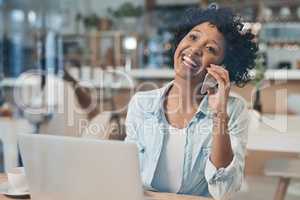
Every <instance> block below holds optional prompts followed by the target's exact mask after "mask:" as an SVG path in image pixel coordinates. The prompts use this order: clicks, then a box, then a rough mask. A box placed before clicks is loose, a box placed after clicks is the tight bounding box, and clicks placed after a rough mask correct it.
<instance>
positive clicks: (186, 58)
mask: <svg viewBox="0 0 300 200" xmlns="http://www.w3.org/2000/svg"><path fill="white" fill-rule="evenodd" d="M183 59H184V60H185V61H186V62H188V63H190V64H191V65H193V67H197V63H196V62H195V61H193V60H192V59H190V58H189V57H187V56H184V57H183Z"/></svg>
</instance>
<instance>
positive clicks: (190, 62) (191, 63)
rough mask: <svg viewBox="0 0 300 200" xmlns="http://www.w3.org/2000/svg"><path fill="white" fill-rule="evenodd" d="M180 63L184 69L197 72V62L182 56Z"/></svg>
mask: <svg viewBox="0 0 300 200" xmlns="http://www.w3.org/2000/svg"><path fill="white" fill-rule="evenodd" d="M182 63H183V64H184V65H185V66H186V67H188V68H190V69H192V70H197V69H199V65H198V64H197V62H196V61H194V60H193V59H191V58H190V57H188V56H186V55H184V56H183V57H182Z"/></svg>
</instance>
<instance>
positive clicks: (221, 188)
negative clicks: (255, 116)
mask: <svg viewBox="0 0 300 200" xmlns="http://www.w3.org/2000/svg"><path fill="white" fill-rule="evenodd" d="M228 131H229V134H230V141H231V147H232V150H233V153H234V156H233V159H232V161H231V163H230V164H229V165H228V166H227V167H226V168H219V169H217V168H216V167H215V166H214V164H213V163H212V162H211V161H210V156H208V157H207V161H206V166H205V178H206V181H207V183H208V189H209V192H210V194H211V195H212V197H213V198H214V199H216V200H219V199H222V200H223V199H229V198H230V197H231V196H232V194H233V193H234V192H236V191H238V190H239V189H240V187H241V184H242V180H243V177H244V166H245V153H246V145H247V138H248V136H247V135H248V110H247V107H246V104H245V103H244V102H243V101H242V100H239V101H238V102H235V104H234V109H233V111H232V112H231V114H230V120H229V123H228Z"/></svg>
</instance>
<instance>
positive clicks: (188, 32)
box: [126, 7, 257, 199]
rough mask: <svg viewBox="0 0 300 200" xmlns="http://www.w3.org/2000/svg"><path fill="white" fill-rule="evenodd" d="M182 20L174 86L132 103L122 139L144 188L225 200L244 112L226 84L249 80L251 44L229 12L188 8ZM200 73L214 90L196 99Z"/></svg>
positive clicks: (238, 154) (235, 184) (240, 160)
mask: <svg viewBox="0 0 300 200" xmlns="http://www.w3.org/2000/svg"><path fill="white" fill-rule="evenodd" d="M185 20H186V21H185V24H184V25H181V26H180V28H179V30H178V33H177V34H176V39H177V40H178V41H179V42H176V50H175V53H174V68H175V78H174V81H172V82H171V83H169V84H167V86H165V87H163V88H160V89H157V90H152V91H146V92H138V93H136V95H135V96H134V97H133V98H132V99H131V101H130V103H129V108H128V114H127V119H126V128H127V129H126V130H127V137H126V141H128V142H135V143H136V144H137V146H138V148H139V157H140V168H141V175H142V179H143V183H144V185H145V186H146V187H150V188H152V189H153V190H158V191H161V192H175V193H179V194H190V195H200V196H212V197H213V198H215V199H224V198H227V197H228V196H230V195H231V194H232V193H233V192H234V191H237V190H238V189H239V187H240V186H241V182H242V178H243V170H244V161H245V159H244V158H245V151H246V141H247V112H246V110H247V108H246V105H245V103H244V101H242V100H241V99H239V98H238V97H233V96H230V95H229V92H230V83H234V84H236V85H239V86H242V85H244V84H245V83H246V82H247V81H249V74H248V71H249V69H252V68H253V66H254V59H255V57H256V56H255V55H256V51H257V46H256V44H255V43H254V42H252V40H253V38H254V35H253V34H251V33H250V32H243V30H242V28H243V25H242V23H241V20H240V18H239V17H237V16H236V15H235V14H233V13H232V11H231V10H229V9H226V8H219V9H218V8H216V7H213V8H209V9H207V10H198V9H193V10H190V11H188V12H187V18H186V19H185ZM222 66H226V69H225V68H224V67H222ZM206 74H210V76H212V77H213V78H214V79H215V80H216V81H217V83H218V88H215V89H210V90H209V91H208V93H207V94H205V95H202V94H201V93H200V91H201V88H202V83H203V80H204V78H205V76H206Z"/></svg>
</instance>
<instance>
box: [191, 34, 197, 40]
mask: <svg viewBox="0 0 300 200" xmlns="http://www.w3.org/2000/svg"><path fill="white" fill-rule="evenodd" d="M189 39H190V40H196V39H197V36H196V35H194V34H190V35H189Z"/></svg>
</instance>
